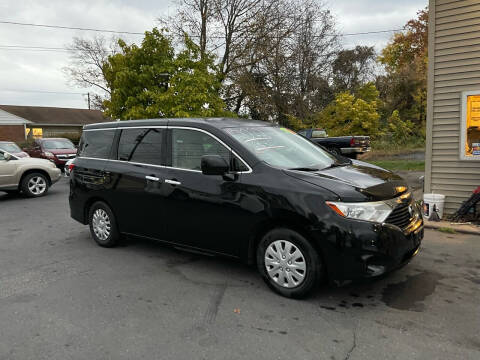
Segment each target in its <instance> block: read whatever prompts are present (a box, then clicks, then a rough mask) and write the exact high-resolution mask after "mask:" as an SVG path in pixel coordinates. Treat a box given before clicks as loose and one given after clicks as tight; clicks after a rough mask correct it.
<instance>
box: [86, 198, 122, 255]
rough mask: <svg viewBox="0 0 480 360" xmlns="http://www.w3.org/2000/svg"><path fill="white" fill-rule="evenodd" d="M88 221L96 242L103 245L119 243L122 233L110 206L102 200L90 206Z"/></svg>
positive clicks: (108, 245) (109, 245)
mask: <svg viewBox="0 0 480 360" xmlns="http://www.w3.org/2000/svg"><path fill="white" fill-rule="evenodd" d="M88 220H89V221H88V222H89V225H90V233H91V234H92V237H93V239H94V240H95V242H96V243H97V244H98V245H100V246H103V247H114V246H116V245H117V244H118V241H119V239H120V234H119V233H118V230H117V223H116V221H115V216H114V215H113V212H112V210H111V209H110V207H109V206H108V205H107V204H105V203H104V202H102V201H97V202H96V203H94V204H93V205H92V206H91V207H90V211H89V215H88Z"/></svg>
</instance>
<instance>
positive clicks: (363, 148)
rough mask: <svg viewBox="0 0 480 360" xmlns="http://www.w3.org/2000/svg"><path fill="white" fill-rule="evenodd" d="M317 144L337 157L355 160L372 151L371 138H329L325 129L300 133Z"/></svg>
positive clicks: (307, 130)
mask: <svg viewBox="0 0 480 360" xmlns="http://www.w3.org/2000/svg"><path fill="white" fill-rule="evenodd" d="M298 133H299V134H300V135H302V136H305V137H306V138H307V139H310V140H311V141H313V142H314V143H315V144H318V145H321V146H323V147H325V148H326V149H327V150H328V151H330V152H332V153H333V154H336V155H344V156H347V157H350V158H353V159H356V158H357V155H360V154H363V153H365V152H368V151H370V150H371V148H370V136H337V137H329V136H328V135H327V132H326V131H325V130H324V129H304V130H300V131H299V132H298Z"/></svg>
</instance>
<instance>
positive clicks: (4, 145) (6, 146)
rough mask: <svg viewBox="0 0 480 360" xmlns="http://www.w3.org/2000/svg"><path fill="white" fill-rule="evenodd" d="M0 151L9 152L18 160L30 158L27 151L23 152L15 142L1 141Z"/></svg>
mask: <svg viewBox="0 0 480 360" xmlns="http://www.w3.org/2000/svg"><path fill="white" fill-rule="evenodd" d="M0 150H5V151H8V152H9V153H10V154H12V155H15V156H16V157H18V158H23V157H29V155H28V154H27V153H26V152H25V151H22V149H20V147H19V146H18V145H17V144H15V143H14V142H13V141H0Z"/></svg>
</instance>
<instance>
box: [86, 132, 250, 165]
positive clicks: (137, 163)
mask: <svg viewBox="0 0 480 360" xmlns="http://www.w3.org/2000/svg"><path fill="white" fill-rule="evenodd" d="M128 129H182V130H194V131H199V132H203V133H205V134H207V135H209V136H211V137H212V138H214V139H215V140H217V141H218V142H219V143H220V144H222V145H223V146H224V147H225V148H227V149H228V150H229V151H230V152H232V153H233V155H235V156H236V157H237V158H239V159H240V161H241V162H242V163H243V164H244V165H245V166H246V167H247V168H248V170H247V171H232V173H233V174H251V173H252V172H253V170H252V168H251V167H250V165H248V163H247V162H246V161H245V160H243V159H242V157H241V156H240V155H238V154H237V153H236V152H235V151H234V150H233V149H232V148H231V147H230V146H228V145H227V144H225V142H223V141H222V140H220V139H219V138H218V137H216V136H215V135H213V134H212V133H211V132H209V131H207V130H204V129H199V128H194V127H190V126H175V125H174V126H167V125H158V126H155V125H152V126H122V127H117V128H104V129H87V130H84V131H102V130H128ZM78 158H81V159H93V160H104V161H113V162H120V163H129V164H133V165H147V166H153V167H158V168H163V169H175V170H184V171H190V172H198V173H201V172H202V171H201V170H193V169H184V168H178V167H173V166H166V165H155V164H148V163H139V162H133V161H125V160H118V159H104V158H92V157H87V156H78Z"/></svg>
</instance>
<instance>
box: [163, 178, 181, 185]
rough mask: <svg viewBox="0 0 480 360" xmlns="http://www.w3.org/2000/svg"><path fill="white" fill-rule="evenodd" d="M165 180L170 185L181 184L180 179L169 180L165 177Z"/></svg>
mask: <svg viewBox="0 0 480 360" xmlns="http://www.w3.org/2000/svg"><path fill="white" fill-rule="evenodd" d="M165 182H166V183H167V184H170V185H182V183H181V182H180V181H177V180H170V179H165Z"/></svg>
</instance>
